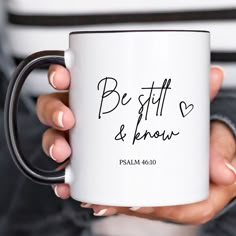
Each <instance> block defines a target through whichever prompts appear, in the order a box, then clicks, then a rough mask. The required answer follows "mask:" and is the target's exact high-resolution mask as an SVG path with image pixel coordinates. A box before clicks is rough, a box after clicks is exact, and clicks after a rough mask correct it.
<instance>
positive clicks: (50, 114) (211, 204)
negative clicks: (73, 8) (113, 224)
mask: <svg viewBox="0 0 236 236" xmlns="http://www.w3.org/2000/svg"><path fill="white" fill-rule="evenodd" d="M223 77H224V75H223V72H222V70H221V69H219V68H218V67H212V68H211V80H210V81H211V93H210V94H211V98H210V99H213V98H214V97H215V96H216V94H217V93H218V91H219V89H220V87H221V84H222V81H223ZM49 82H50V84H51V85H52V86H53V87H54V88H56V89H58V90H65V89H68V87H69V85H70V75H69V72H68V71H67V70H66V69H65V68H63V67H61V66H57V65H53V66H51V67H50V70H49ZM37 114H38V117H39V119H40V121H41V122H42V123H43V124H45V125H48V126H50V127H51V128H50V129H48V130H47V131H46V132H45V134H44V135H43V144H42V145H43V149H44V151H45V153H46V154H47V155H48V156H50V157H51V158H52V159H53V160H55V161H57V162H59V163H60V162H63V161H65V160H66V159H67V158H68V157H69V156H70V155H71V148H70V145H69V143H68V132H67V131H68V130H70V129H71V128H72V127H73V126H74V124H75V118H74V116H73V113H72V112H71V110H70V109H69V108H68V93H67V92H65V93H55V94H49V95H42V96H40V97H39V99H38V103H37ZM235 154H236V143H235V138H234V136H233V134H232V132H231V130H230V129H229V128H228V127H227V126H226V125H225V124H223V123H221V122H218V121H214V122H212V123H211V140H210V194H209V198H208V199H207V200H205V201H202V202H199V203H194V204H188V205H180V206H170V207H140V208H137V207H136V208H132V207H131V208H126V207H110V206H101V205H90V204H87V203H82V204H81V206H82V207H91V208H93V209H94V213H95V215H98V216H105V215H112V214H115V213H122V214H127V215H133V216H138V217H145V218H149V219H157V220H167V221H174V222H180V223H189V224H202V223H205V222H207V221H209V220H211V219H212V218H213V217H214V216H215V215H216V214H217V213H218V212H219V211H220V210H222V209H223V208H224V207H225V206H226V205H227V204H228V203H229V201H230V200H232V199H233V198H234V197H235V196H236V184H235V182H236V171H235V169H236V168H235V167H236V157H235ZM54 190H55V193H56V195H57V196H58V197H60V198H62V199H66V198H68V197H69V196H70V188H69V186H68V185H66V184H60V185H56V186H54Z"/></svg>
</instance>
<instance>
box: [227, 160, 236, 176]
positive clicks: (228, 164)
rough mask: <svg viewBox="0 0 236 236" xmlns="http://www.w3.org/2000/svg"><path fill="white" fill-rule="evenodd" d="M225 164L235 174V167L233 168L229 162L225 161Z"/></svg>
mask: <svg viewBox="0 0 236 236" xmlns="http://www.w3.org/2000/svg"><path fill="white" fill-rule="evenodd" d="M225 165H226V166H227V167H228V168H229V169H230V170H232V171H233V172H234V174H235V175H236V170H235V168H234V167H233V166H232V165H231V164H230V163H228V162H225Z"/></svg>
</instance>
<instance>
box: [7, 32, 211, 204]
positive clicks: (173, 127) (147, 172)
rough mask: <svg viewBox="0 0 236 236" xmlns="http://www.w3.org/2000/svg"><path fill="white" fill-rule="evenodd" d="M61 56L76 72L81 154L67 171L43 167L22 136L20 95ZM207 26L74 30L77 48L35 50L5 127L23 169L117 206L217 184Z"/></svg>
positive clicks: (78, 195)
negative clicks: (26, 152)
mask: <svg viewBox="0 0 236 236" xmlns="http://www.w3.org/2000/svg"><path fill="white" fill-rule="evenodd" d="M52 63H54V64H56V63H57V64H60V65H64V66H66V68H67V69H68V70H69V72H70V74H71V85H70V89H69V101H70V108H71V109H72V111H73V113H74V115H75V118H76V125H75V127H74V128H73V129H72V130H71V132H70V144H71V147H72V155H71V158H70V164H69V166H68V167H67V168H66V169H65V170H61V171H57V172H50V173H49V172H46V171H43V170H39V169H37V168H36V167H33V166H32V164H30V163H28V162H27V160H26V158H25V157H24V156H23V154H22V153H21V149H20V147H19V144H18V142H17V139H16V136H17V131H16V118H17V117H16V110H17V101H18V99H19V93H20V90H21V88H22V85H23V83H24V81H25V79H26V77H27V76H28V74H29V73H30V72H31V71H32V70H33V69H35V68H37V67H38V66H39V65H45V64H52ZM209 70H210V33H209V32H207V31H191V30H189V31H185V30H173V31H169V30H168V31H165V30H162V31H160V30H156V31H155V30H154V31H148V30H146V31H145V30H143V31H141V30H140V31H94V32H91V31H90V32H72V33H71V34H70V45H69V49H68V50H66V51H65V52H62V51H43V52H38V53H35V54H33V55H31V56H30V57H28V58H26V59H25V60H24V61H23V62H22V63H21V64H20V65H19V67H18V68H17V70H16V72H15V74H14V77H13V79H12V80H11V83H10V86H9V89H8V93H7V97H6V103H5V133H6V137H7V142H8V146H9V149H10V151H11V154H12V156H13V159H14V161H15V163H16V164H17V166H18V167H19V169H20V170H22V172H23V173H24V174H25V175H26V176H28V177H29V178H31V179H32V180H34V181H36V182H39V183H42V184H56V183H64V182H65V183H68V184H69V185H70V189H71V196H72V198H74V199H75V200H78V201H81V202H86V203H92V204H101V205H111V206H129V207H130V206H170V205H179V204H189V203H194V202H198V201H202V200H204V199H206V198H207V197H208V191H209V110H210V109H209V107H210V102H209Z"/></svg>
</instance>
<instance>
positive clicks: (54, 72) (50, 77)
mask: <svg viewBox="0 0 236 236" xmlns="http://www.w3.org/2000/svg"><path fill="white" fill-rule="evenodd" d="M55 74H56V71H53V72H52V73H51V74H50V75H49V81H50V84H51V85H52V86H53V88H55V89H56V86H55V84H54V77H55Z"/></svg>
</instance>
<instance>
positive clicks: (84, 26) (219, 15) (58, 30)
mask: <svg viewBox="0 0 236 236" xmlns="http://www.w3.org/2000/svg"><path fill="white" fill-rule="evenodd" d="M117 2H118V1H116V3H114V2H112V1H108V0H102V1H99V3H98V2H97V3H96V2H93V1H92V0H90V1H86V3H85V1H84V2H83V1H76V0H73V1H72V0H71V1H66V0H57V1H56V0H50V1H46V0H42V1H38V2H35V1H27V0H8V15H7V32H8V39H9V43H10V48H11V50H12V52H11V53H12V55H13V57H14V58H15V61H16V63H19V62H20V61H21V60H22V58H24V57H25V56H26V55H28V54H31V53H33V52H35V51H39V50H45V49H61V50H65V49H66V48H67V47H68V34H69V32H71V31H76V30H111V29H116V30H120V29H196V30H209V31H211V44H212V63H213V64H218V65H221V66H223V67H224V68H225V72H226V80H225V83H224V86H236V78H235V77H236V1H235V0H233V1H232V0H225V1H222V0H218V1H217V3H213V1H209V0H206V1H204V3H197V2H196V1H195V2H194V3H187V2H188V1H185V2H184V1H178V0H177V1H173V0H167V1H165V2H164V1H163V2H162V3H158V1H155V2H154V1H150V2H148V3H146V4H145V3H144V1H143V2H141V1H139V0H137V1H134V0H127V1H124V0H121V1H119V3H117ZM173 2H175V3H173ZM45 73H46V71H43V70H39V71H37V72H35V73H34V74H32V75H31V77H32V78H30V80H29V82H28V86H26V90H28V91H30V92H31V93H35V94H37V93H41V92H45V91H46V90H48V89H47V87H48V85H47V80H46V79H45V80H44V81H43V83H42V76H44V77H45ZM27 87H28V88H27ZM39 88H41V89H39Z"/></svg>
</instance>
